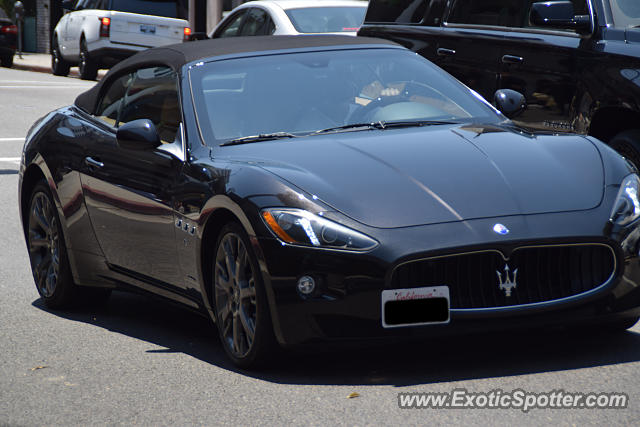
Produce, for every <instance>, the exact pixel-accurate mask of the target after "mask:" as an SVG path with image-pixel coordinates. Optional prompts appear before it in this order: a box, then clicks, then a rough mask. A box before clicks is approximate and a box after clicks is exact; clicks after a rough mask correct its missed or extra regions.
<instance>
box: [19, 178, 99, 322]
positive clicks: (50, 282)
mask: <svg viewBox="0 0 640 427" xmlns="http://www.w3.org/2000/svg"><path fill="white" fill-rule="evenodd" d="M28 215H29V216H28V219H27V223H28V228H27V249H28V251H29V259H30V261H31V271H32V273H33V278H34V281H35V283H36V288H37V290H38V293H39V294H40V297H41V298H42V300H43V302H44V304H45V305H46V306H47V307H49V308H53V309H61V308H68V307H71V306H74V305H76V304H78V303H82V304H86V303H90V304H92V305H93V304H102V303H104V302H106V300H107V299H108V298H109V296H110V295H111V289H104V288H89V287H86V288H85V287H80V286H77V285H76V284H75V283H74V282H73V277H72V275H71V266H70V264H69V257H68V254H67V247H66V245H65V241H64V235H63V233H62V226H61V224H60V218H59V217H58V212H57V210H56V205H55V203H54V201H53V197H52V194H51V190H50V189H49V186H48V185H47V183H46V182H45V181H40V182H38V183H37V184H36V186H35V187H34V189H33V191H32V192H31V198H30V201H29V210H28Z"/></svg>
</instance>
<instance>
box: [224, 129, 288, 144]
mask: <svg viewBox="0 0 640 427" xmlns="http://www.w3.org/2000/svg"><path fill="white" fill-rule="evenodd" d="M282 138H297V137H296V135H294V134H292V133H289V132H273V133H261V134H259V135H250V136H243V137H242V138H236V139H232V140H229V141H227V142H225V143H223V144H220V147H227V146H229V145H240V144H250V143H252V142H260V141H271V140H274V139H282Z"/></svg>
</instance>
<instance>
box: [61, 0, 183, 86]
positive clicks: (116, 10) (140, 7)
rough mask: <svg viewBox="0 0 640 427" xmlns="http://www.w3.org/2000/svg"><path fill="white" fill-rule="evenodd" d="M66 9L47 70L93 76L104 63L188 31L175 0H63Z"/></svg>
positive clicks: (180, 38)
mask: <svg viewBox="0 0 640 427" xmlns="http://www.w3.org/2000/svg"><path fill="white" fill-rule="evenodd" d="M62 7H63V8H64V9H65V10H68V11H69V12H68V13H66V14H65V15H64V16H63V17H62V19H60V22H58V25H56V28H55V30H54V33H53V39H52V42H51V70H52V72H53V74H55V75H58V76H66V75H67V74H69V67H71V66H72V65H76V64H77V65H78V67H79V68H80V77H81V78H82V79H85V80H94V79H95V78H96V75H97V73H98V69H99V68H108V67H111V66H112V65H114V64H115V63H117V62H118V61H120V60H122V59H124V58H126V57H128V56H130V55H133V54H134V53H136V52H139V51H141V50H144V49H147V48H150V47H156V46H162V45H167V44H173V43H180V42H182V41H184V40H187V39H188V38H189V36H190V34H191V29H190V28H189V23H188V22H187V21H186V20H185V19H181V17H182V16H184V12H185V11H182V10H180V9H181V7H180V4H179V2H178V1H177V0H77V1H73V0H64V1H62Z"/></svg>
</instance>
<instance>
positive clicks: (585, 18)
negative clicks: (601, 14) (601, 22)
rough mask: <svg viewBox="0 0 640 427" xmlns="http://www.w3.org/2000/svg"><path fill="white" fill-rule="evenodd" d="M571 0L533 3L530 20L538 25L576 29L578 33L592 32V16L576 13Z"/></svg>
mask: <svg viewBox="0 0 640 427" xmlns="http://www.w3.org/2000/svg"><path fill="white" fill-rule="evenodd" d="M574 13H575V12H574V10H573V3H572V2H570V1H565V0H563V1H543V2H537V3H533V4H532V5H531V11H530V12H529V21H531V24H533V25H534V26H536V27H543V28H557V29H560V30H575V31H576V32H577V33H578V34H589V33H591V17H589V15H575V14H574Z"/></svg>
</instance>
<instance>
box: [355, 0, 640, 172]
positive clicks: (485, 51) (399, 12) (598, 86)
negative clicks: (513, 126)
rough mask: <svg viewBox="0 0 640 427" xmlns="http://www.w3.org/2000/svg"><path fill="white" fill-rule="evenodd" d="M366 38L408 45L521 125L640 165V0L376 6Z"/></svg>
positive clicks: (449, 0)
mask: <svg viewBox="0 0 640 427" xmlns="http://www.w3.org/2000/svg"><path fill="white" fill-rule="evenodd" d="M358 35H360V36H372V37H383V38H387V39H391V40H394V41H395V42H397V43H400V44H402V45H404V46H406V47H408V48H410V49H412V50H414V51H415V52H417V53H419V54H420V55H422V56H424V57H425V58H427V59H429V60H431V61H433V62H434V63H436V64H437V65H439V66H440V67H442V68H444V69H445V70H447V71H448V72H449V73H451V74H453V75H454V76H455V77H457V78H458V79H459V80H461V81H462V82H464V83H465V84H467V85H468V86H469V87H471V88H472V89H474V90H476V91H477V92H479V93H480V94H481V95H482V96H483V97H485V98H486V99H487V100H491V99H492V97H493V95H494V92H495V91H496V90H497V89H513V90H516V91H518V92H520V93H522V94H524V95H525V97H526V100H527V103H528V108H527V109H526V110H525V111H524V112H523V113H522V114H521V115H520V116H518V120H517V121H518V122H519V123H520V124H521V125H524V126H526V127H529V128H534V129H539V130H548V131H553V132H580V133H584V134H589V135H593V136H595V137H597V138H599V139H600V140H602V141H606V142H608V143H609V145H611V146H612V147H613V148H615V149H616V150H618V151H619V152H620V153H621V154H623V155H624V156H625V157H627V158H628V159H629V160H631V161H633V162H634V163H635V164H636V165H637V166H640V0H572V1H546V2H539V1H536V0H370V2H369V9H368V11H367V15H366V18H365V22H364V25H363V26H362V28H361V29H360V31H359V32H358Z"/></svg>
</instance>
